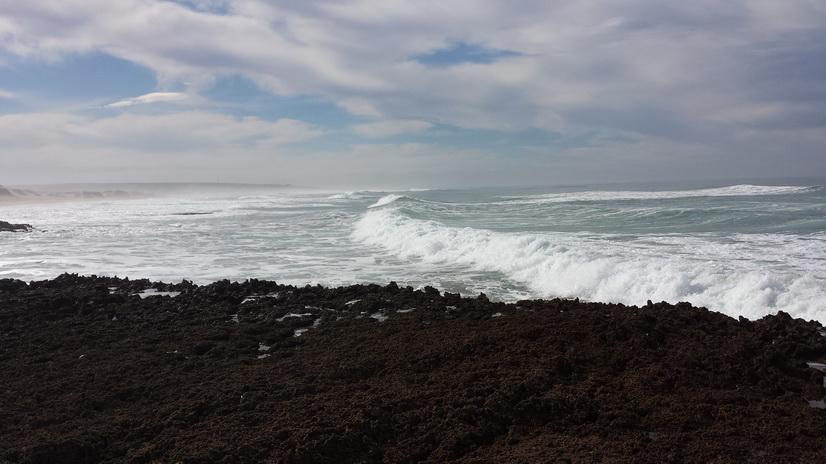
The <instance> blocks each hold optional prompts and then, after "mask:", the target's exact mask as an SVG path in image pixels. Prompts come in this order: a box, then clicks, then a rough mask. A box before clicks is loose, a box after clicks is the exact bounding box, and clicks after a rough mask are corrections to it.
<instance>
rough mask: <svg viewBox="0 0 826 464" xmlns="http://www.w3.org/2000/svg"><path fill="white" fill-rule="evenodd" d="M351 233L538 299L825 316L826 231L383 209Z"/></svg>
mask: <svg viewBox="0 0 826 464" xmlns="http://www.w3.org/2000/svg"><path fill="white" fill-rule="evenodd" d="M352 237H353V238H354V239H355V240H357V241H360V242H362V243H364V244H367V245H371V246H378V247H382V248H384V249H386V250H388V251H389V252H391V253H393V254H394V255H396V256H398V257H401V258H403V259H408V260H414V261H418V262H426V263H432V264H451V265H463V266H468V267H470V268H473V269H476V270H479V271H490V272H501V273H503V274H504V275H506V276H507V277H508V278H510V279H512V280H514V281H516V282H520V283H523V284H525V285H526V286H527V287H528V288H529V289H530V290H531V291H532V292H534V293H535V294H536V295H537V296H540V297H562V298H577V297H579V298H583V299H586V300H591V301H606V302H618V303H624V304H635V305H640V304H644V303H645V302H646V301H647V300H653V301H669V302H672V303H676V302H679V301H689V302H691V303H692V304H695V305H698V306H706V307H708V308H709V309H712V310H715V311H720V312H723V313H726V314H729V315H731V316H740V315H742V316H745V317H748V318H750V319H757V318H760V317H763V316H765V315H767V314H773V313H776V312H777V311H781V310H782V311H786V312H788V313H790V314H791V315H792V316H794V317H801V318H804V319H816V320H820V321H826V261H824V260H822V259H819V257H820V256H825V255H826V237H824V236H810V237H807V238H805V239H804V238H801V237H798V236H785V235H780V234H776V235H773V234H762V235H749V236H746V235H741V236H733V237H732V238H730V239H727V240H720V239H718V238H716V237H714V236H711V235H709V236H706V237H703V236H697V235H693V236H685V235H676V234H675V235H666V236H657V235H646V236H642V237H639V238H631V239H629V238H627V237H623V238H622V239H619V238H614V237H612V236H611V235H605V234H587V233H579V234H571V233H561V232H545V233H504V232H493V231H489V230H483V229H473V228H469V227H463V228H459V227H448V226H445V225H443V224H440V223H438V222H436V221H427V220H420V219H414V218H411V217H408V216H405V215H403V214H401V213H399V212H398V211H394V209H393V208H383V209H374V210H370V211H368V212H367V213H366V214H365V215H364V216H363V217H362V219H361V220H359V221H358V222H357V223H356V225H355V228H354V231H353V233H352Z"/></svg>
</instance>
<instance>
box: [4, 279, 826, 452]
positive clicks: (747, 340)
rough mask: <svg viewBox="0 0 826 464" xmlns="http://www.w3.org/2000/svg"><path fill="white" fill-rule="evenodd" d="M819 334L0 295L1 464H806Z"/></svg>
mask: <svg viewBox="0 0 826 464" xmlns="http://www.w3.org/2000/svg"><path fill="white" fill-rule="evenodd" d="M824 335H826V332H825V331H824V329H823V327H822V326H821V325H820V324H819V323H817V322H811V321H808V322H807V321H803V320H799V319H797V320H795V319H792V318H791V317H789V316H788V315H787V314H784V313H780V314H778V315H775V316H769V317H765V318H763V319H760V320H756V321H749V320H745V319H740V320H737V319H732V318H730V317H727V316H724V315H722V314H719V313H715V312H712V311H709V310H706V309H704V308H696V307H692V306H691V305H689V304H687V303H680V304H676V305H670V304H666V303H659V304H649V305H646V306H644V307H633V306H623V305H613V304H602V303H585V302H579V301H576V300H574V301H570V300H550V301H542V300H537V301H520V302H518V303H516V304H503V303H495V302H490V301H488V299H487V298H485V297H484V296H483V295H482V296H478V297H475V298H462V297H460V296H459V295H454V294H440V293H439V292H438V291H437V290H435V289H432V288H425V289H424V290H420V291H414V290H413V289H412V288H399V287H398V286H396V285H395V284H390V285H388V286H384V287H381V286H377V285H368V286H361V285H357V286H351V287H343V288H323V287H291V286H283V285H279V284H276V283H274V282H266V281H256V280H252V281H247V282H244V283H231V282H228V281H221V282H216V283H214V284H211V285H205V286H197V285H194V284H192V283H189V282H186V281H184V282H181V283H179V284H165V283H156V282H149V281H146V280H128V279H119V278H104V277H80V276H76V275H62V276H60V277H58V278H56V279H54V280H49V281H39V282H31V283H28V284H27V283H24V282H21V281H16V280H9V279H6V280H0V372H2V381H1V382H2V383H0V405H2V407H0V462H12V463H47V462H49V463H51V462H61V463H95V462H107V463H108V462H112V463H156V462H157V463H176V462H181V463H210V462H223V463H247V462H249V463H253V462H256V463H257V462H276V463H355V462H364V463H410V462H432V463H443V462H456V463H509V462H525V463H529V462H530V463H533V462H572V463H590V462H594V463H596V462H605V463H608V462H613V463H628V462H641V463H648V462H650V463H661V462H675V463H676V462H697V463H700V462H755V463H820V462H824V460H826V440H824V430H826V409H825V408H826V403H824V401H823V400H824V393H826V391H825V390H824V373H823V372H822V368H823V367H824V366H823V365H822V363H824V362H826V337H824Z"/></svg>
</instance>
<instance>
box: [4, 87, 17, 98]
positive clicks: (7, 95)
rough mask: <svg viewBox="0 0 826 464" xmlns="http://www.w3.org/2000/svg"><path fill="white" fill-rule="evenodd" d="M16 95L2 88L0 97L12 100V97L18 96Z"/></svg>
mask: <svg viewBox="0 0 826 464" xmlns="http://www.w3.org/2000/svg"><path fill="white" fill-rule="evenodd" d="M16 97H17V96H16V95H15V94H14V93H12V92H6V91H5V90H3V89H0V98H6V99H9V100H10V99H13V98H16Z"/></svg>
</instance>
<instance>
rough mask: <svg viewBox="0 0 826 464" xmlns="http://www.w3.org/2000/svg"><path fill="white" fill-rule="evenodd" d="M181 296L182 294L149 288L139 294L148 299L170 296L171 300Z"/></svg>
mask: <svg viewBox="0 0 826 464" xmlns="http://www.w3.org/2000/svg"><path fill="white" fill-rule="evenodd" d="M180 294H181V292H162V291H160V290H156V289H154V288H147V289H146V290H141V291H139V292H138V295H140V297H141V298H148V297H150V296H168V297H171V298H175V297H176V296H178V295H180Z"/></svg>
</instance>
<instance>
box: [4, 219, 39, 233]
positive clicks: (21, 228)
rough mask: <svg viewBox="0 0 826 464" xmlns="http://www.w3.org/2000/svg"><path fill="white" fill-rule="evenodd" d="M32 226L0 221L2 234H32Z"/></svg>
mask: <svg viewBox="0 0 826 464" xmlns="http://www.w3.org/2000/svg"><path fill="white" fill-rule="evenodd" d="M31 230H32V226H31V225H30V224H12V223H10V222H6V221H0V232H31Z"/></svg>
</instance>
